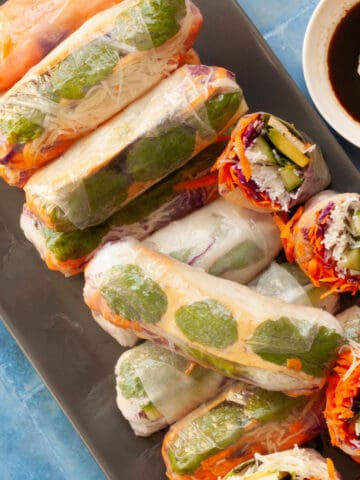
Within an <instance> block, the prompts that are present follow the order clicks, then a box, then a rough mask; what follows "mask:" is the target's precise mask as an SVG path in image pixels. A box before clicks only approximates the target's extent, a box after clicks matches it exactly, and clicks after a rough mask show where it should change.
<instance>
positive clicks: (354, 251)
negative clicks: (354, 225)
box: [341, 247, 360, 272]
mask: <svg viewBox="0 0 360 480" xmlns="http://www.w3.org/2000/svg"><path fill="white" fill-rule="evenodd" d="M341 266H342V267H344V268H348V269H349V270H357V271H359V272H360V247H358V248H350V249H349V250H348V251H347V253H346V260H345V261H344V262H342V264H341Z"/></svg>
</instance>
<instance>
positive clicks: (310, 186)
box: [215, 112, 330, 212]
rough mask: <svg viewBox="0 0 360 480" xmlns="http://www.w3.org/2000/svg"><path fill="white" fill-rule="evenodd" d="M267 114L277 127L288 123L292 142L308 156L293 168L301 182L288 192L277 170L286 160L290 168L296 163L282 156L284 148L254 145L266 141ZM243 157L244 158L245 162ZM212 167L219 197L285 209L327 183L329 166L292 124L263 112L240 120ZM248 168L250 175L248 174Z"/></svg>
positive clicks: (251, 205)
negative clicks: (217, 181) (213, 167)
mask: <svg viewBox="0 0 360 480" xmlns="http://www.w3.org/2000/svg"><path fill="white" fill-rule="evenodd" d="M267 117H271V118H274V121H275V122H276V125H280V127H279V128H280V129H281V128H282V129H283V128H285V126H287V127H288V128H289V130H290V132H291V134H292V136H293V138H294V139H295V142H296V141H297V142H298V143H299V140H300V141H301V143H302V144H305V145H306V147H307V150H306V151H305V150H304V155H305V157H307V161H308V164H307V165H306V166H305V167H302V168H300V167H297V169H295V174H296V175H298V176H299V175H300V176H301V177H302V178H303V182H302V183H301V184H300V185H299V186H297V187H294V188H292V187H291V190H290V191H287V189H286V187H285V185H284V184H283V182H282V180H281V178H282V176H281V174H280V171H281V170H282V167H283V166H286V165H289V163H290V164H292V167H296V165H295V163H293V162H291V161H290V162H289V159H288V158H285V157H286V154H285V150H284V151H282V150H280V149H279V148H277V147H276V146H275V145H272V144H270V143H268V146H267V147H266V148H265V149H264V148H263V147H262V146H260V147H259V149H257V147H256V150H255V147H254V145H255V142H256V141H257V138H260V139H261V140H263V141H264V140H265V139H266V140H265V141H266V142H268V137H267V133H266V128H265V127H266V122H265V120H264V118H267ZM264 122H265V123H264ZM281 136H282V137H283V135H281ZM268 150H270V151H272V153H271V159H269V158H267V153H268ZM279 158H280V160H279V163H278V159H279ZM244 159H246V165H245V164H244ZM215 168H216V169H217V170H218V171H219V193H220V195H221V196H223V197H224V198H226V200H229V201H231V202H233V203H236V204H237V205H240V206H243V207H246V208H251V209H255V210H258V211H263V212H272V211H284V212H288V211H289V210H290V209H291V208H292V207H294V206H295V205H299V204H301V203H303V202H305V201H306V200H307V199H309V198H310V197H311V196H312V195H314V194H315V193H317V192H319V191H321V190H323V189H324V188H325V187H327V186H328V185H329V183H330V173H329V169H328V167H327V165H326V163H325V160H324V158H323V156H322V153H321V150H320V148H319V146H318V145H315V144H314V143H313V142H312V141H311V140H310V139H309V138H308V137H307V136H306V135H305V134H303V133H302V132H299V131H298V130H296V129H295V127H294V125H290V124H288V123H287V122H285V121H284V120H282V119H280V118H278V117H275V115H272V114H270V113H264V112H256V113H253V114H249V115H247V116H246V117H243V119H240V121H239V122H238V124H237V126H236V128H235V129H234V130H233V132H232V135H231V139H230V141H229V144H228V146H227V148H226V149H225V150H224V153H223V154H222V155H221V156H220V158H219V159H218V161H217V162H216V166H215ZM248 170H249V174H247V171H248ZM299 172H301V173H299Z"/></svg>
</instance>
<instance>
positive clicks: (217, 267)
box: [147, 199, 281, 283]
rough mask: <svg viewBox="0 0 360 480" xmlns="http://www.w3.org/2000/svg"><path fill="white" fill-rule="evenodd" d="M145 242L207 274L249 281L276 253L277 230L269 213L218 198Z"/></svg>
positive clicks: (278, 248) (278, 242)
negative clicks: (244, 207)
mask: <svg viewBox="0 0 360 480" xmlns="http://www.w3.org/2000/svg"><path fill="white" fill-rule="evenodd" d="M147 244H148V245H149V246H150V247H151V248H154V249H155V250H157V251H159V252H161V253H164V254H166V255H169V256H170V257H173V258H175V259H177V260H179V261H181V262H184V263H187V264H188V265H192V266H194V267H200V268H203V269H204V270H205V271H206V272H208V273H211V274H213V275H216V276H221V277H223V278H228V279H230V280H235V281H237V282H240V283H247V282H249V281H250V280H252V279H253V278H254V276H255V275H257V274H258V273H259V272H261V270H263V269H264V268H265V267H266V266H267V265H268V264H269V263H270V262H271V261H272V260H273V259H274V258H275V257H276V255H277V254H278V253H279V252H280V250H281V242H280V237H279V230H278V228H277V226H276V224H275V222H274V220H273V218H272V216H271V215H269V214H261V213H257V212H254V211H250V210H246V209H243V208H241V207H238V206H236V205H232V204H231V203H229V202H226V201H225V200H223V199H218V200H216V201H215V202H213V203H212V204H210V205H207V206H205V207H203V208H201V209H200V210H198V211H196V212H194V213H192V214H191V215H188V216H187V217H185V218H182V219H181V220H178V221H176V222H172V223H170V224H169V225H168V226H167V227H165V228H163V229H161V230H159V231H157V232H156V233H155V234H153V235H151V237H149V238H148V240H147Z"/></svg>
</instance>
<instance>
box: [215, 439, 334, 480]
mask: <svg viewBox="0 0 360 480" xmlns="http://www.w3.org/2000/svg"><path fill="white" fill-rule="evenodd" d="M286 474H287V475H289V476H293V478H296V479H298V480H307V479H308V478H314V479H317V480H341V478H342V477H341V476H340V474H339V473H338V472H337V471H336V470H335V468H334V465H333V463H332V461H331V460H330V459H325V458H324V457H322V456H321V455H320V453H318V452H317V451H316V450H312V449H310V448H298V447H295V448H293V449H292V450H285V451H284V452H276V453H271V454H269V455H261V454H259V453H256V454H255V455H254V459H252V460H249V461H247V462H243V464H241V465H239V466H238V467H235V468H234V470H233V471H232V472H230V473H229V474H228V475H226V477H224V480H245V479H246V480H256V479H259V478H261V477H263V478H269V479H270V478H271V477H272V476H273V478H274V479H275V478H276V477H277V476H278V475H286ZM259 475H260V477H259ZM274 475H275V476H274ZM294 475H295V477H294ZM285 478H286V477H285ZM289 478H290V477H289Z"/></svg>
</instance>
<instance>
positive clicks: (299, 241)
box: [279, 190, 360, 294]
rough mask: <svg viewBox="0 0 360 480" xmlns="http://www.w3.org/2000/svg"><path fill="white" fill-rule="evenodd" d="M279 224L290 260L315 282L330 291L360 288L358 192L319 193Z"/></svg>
mask: <svg viewBox="0 0 360 480" xmlns="http://www.w3.org/2000/svg"><path fill="white" fill-rule="evenodd" d="M279 223H280V221H279ZM280 228H281V239H282V242H283V245H284V249H285V253H286V256H287V258H288V260H289V261H290V262H293V261H295V262H296V263H297V264H298V265H299V266H300V268H301V269H302V270H303V271H304V272H305V273H306V275H307V276H308V277H309V278H310V280H311V281H312V282H313V284H314V285H316V286H320V285H323V286H327V287H328V288H329V290H328V293H332V292H351V293H352V294H355V293H356V292H357V291H358V290H359V289H360V195H359V194H358V193H336V192H332V191H330V190H326V191H324V192H322V193H319V194H318V195H315V196H314V197H313V198H312V199H311V200H309V201H308V202H307V203H306V204H305V207H300V208H299V210H298V211H297V212H296V213H295V214H294V216H293V217H292V218H291V219H290V220H289V222H288V223H285V224H282V225H280Z"/></svg>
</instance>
